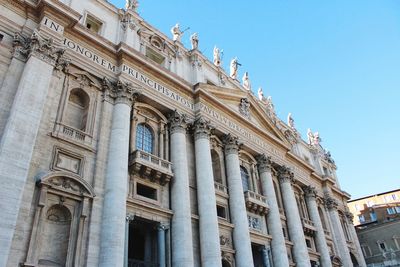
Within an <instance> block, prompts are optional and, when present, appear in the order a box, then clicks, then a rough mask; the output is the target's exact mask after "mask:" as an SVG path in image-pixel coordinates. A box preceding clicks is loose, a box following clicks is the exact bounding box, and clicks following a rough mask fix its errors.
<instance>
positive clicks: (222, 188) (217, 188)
mask: <svg viewBox="0 0 400 267" xmlns="http://www.w3.org/2000/svg"><path fill="white" fill-rule="evenodd" d="M214 188H215V191H219V192H222V193H224V194H228V188H227V187H226V186H225V185H223V184H220V183H218V182H214Z"/></svg>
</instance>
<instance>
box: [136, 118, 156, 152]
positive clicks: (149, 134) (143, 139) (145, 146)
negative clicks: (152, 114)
mask: <svg viewBox="0 0 400 267" xmlns="http://www.w3.org/2000/svg"><path fill="white" fill-rule="evenodd" d="M153 142H154V135H153V130H152V129H151V128H150V126H148V125H147V124H144V123H141V124H139V125H138V126H137V128H136V149H139V150H142V151H144V152H147V153H150V154H152V153H153Z"/></svg>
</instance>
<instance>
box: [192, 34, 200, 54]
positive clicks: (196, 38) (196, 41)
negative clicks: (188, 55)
mask: <svg viewBox="0 0 400 267" xmlns="http://www.w3.org/2000/svg"><path fill="white" fill-rule="evenodd" d="M190 43H191V44H192V50H195V49H197V48H198V47H199V36H198V34H197V32H195V33H193V34H192V35H191V36H190Z"/></svg>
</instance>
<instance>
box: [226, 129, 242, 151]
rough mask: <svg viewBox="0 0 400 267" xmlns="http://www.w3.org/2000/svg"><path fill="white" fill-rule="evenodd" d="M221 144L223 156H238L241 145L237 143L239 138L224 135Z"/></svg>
mask: <svg viewBox="0 0 400 267" xmlns="http://www.w3.org/2000/svg"><path fill="white" fill-rule="evenodd" d="M222 142H223V144H224V145H225V154H226V155H229V154H238V153H239V149H240V146H241V145H242V144H241V143H239V138H238V137H236V136H233V135H231V134H230V133H229V134H226V135H225V136H224V139H223V140H222Z"/></svg>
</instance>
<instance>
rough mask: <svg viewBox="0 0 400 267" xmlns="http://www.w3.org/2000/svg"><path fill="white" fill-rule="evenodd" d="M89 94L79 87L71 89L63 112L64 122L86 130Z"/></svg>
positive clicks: (77, 128) (83, 130)
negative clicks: (64, 112)
mask: <svg viewBox="0 0 400 267" xmlns="http://www.w3.org/2000/svg"><path fill="white" fill-rule="evenodd" d="M89 102H90V99H89V96H88V94H87V93H86V92H85V91H84V90H82V89H80V88H75V89H72V90H71V91H70V93H69V97H68V106H67V110H66V114H65V119H64V121H65V124H66V125H67V126H71V127H73V128H74V129H76V130H80V131H82V132H85V131H86V126H87V117H88V111H89Z"/></svg>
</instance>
